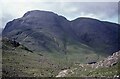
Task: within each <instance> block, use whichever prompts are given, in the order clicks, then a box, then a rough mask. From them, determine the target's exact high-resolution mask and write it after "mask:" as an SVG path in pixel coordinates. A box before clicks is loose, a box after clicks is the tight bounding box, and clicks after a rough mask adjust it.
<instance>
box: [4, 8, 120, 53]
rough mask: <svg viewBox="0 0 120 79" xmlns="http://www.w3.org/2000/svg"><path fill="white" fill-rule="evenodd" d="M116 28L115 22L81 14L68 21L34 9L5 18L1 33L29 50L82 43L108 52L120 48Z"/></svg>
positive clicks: (59, 49)
mask: <svg viewBox="0 0 120 79" xmlns="http://www.w3.org/2000/svg"><path fill="white" fill-rule="evenodd" d="M119 30H120V25H119V24H115V23H110V22H105V21H100V20H97V19H92V18H85V17H81V18H77V19H75V20H73V21H69V20H67V19H66V18H65V17H63V16H60V15H57V14H55V13H53V12H48V11H39V10H34V11H29V12H27V13H25V14H24V16H23V17H21V18H18V19H15V20H13V21H10V22H8V23H7V25H6V26H5V29H4V30H3V37H7V38H10V39H11V40H12V39H15V40H16V41H17V42H19V43H20V44H22V45H24V46H26V47H27V48H29V49H31V50H32V51H49V52H55V51H57V52H65V53H66V52H68V51H69V50H68V47H69V46H71V45H76V46H81V45H84V46H86V47H89V48H90V49H91V50H94V51H98V52H103V53H106V54H111V53H113V52H116V51H118V50H119V49H120V46H119V45H120V40H119V37H118V36H120V35H119V34H120V32H119ZM76 50H77V49H76Z"/></svg>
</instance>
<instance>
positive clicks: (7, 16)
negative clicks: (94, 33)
mask: <svg viewBox="0 0 120 79" xmlns="http://www.w3.org/2000/svg"><path fill="white" fill-rule="evenodd" d="M50 1H51V0H50ZM50 1H48V0H45V1H42V0H37V1H33V0H30V1H29V2H27V1H26V0H22V1H20V0H18V1H15V0H11V1H7V0H3V1H2V4H1V5H0V7H1V8H2V10H1V12H0V15H1V18H0V19H1V21H0V24H1V25H0V28H4V26H5V25H6V23H7V22H9V21H12V20H13V19H17V18H20V17H22V16H23V15H24V14H25V13H26V12H27V11H31V10H43V11H52V12H54V13H56V14H58V15H62V16H64V17H65V18H67V19H68V20H74V19H76V18H78V17H88V18H94V19H99V20H102V21H109V22H114V23H118V2H63V1H62V0H60V2H56V1H57V0H55V1H54V2H53V1H51V2H50ZM67 1H68V0H67ZM115 1H117V0H115Z"/></svg>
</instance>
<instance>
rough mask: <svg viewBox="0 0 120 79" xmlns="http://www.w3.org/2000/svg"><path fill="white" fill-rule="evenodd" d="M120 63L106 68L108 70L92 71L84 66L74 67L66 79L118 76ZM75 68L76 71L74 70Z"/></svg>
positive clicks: (98, 69)
mask: <svg viewBox="0 0 120 79" xmlns="http://www.w3.org/2000/svg"><path fill="white" fill-rule="evenodd" d="M119 64H120V63H118V64H116V65H114V66H112V67H108V68H106V67H105V68H97V69H93V68H91V67H90V66H84V67H83V68H82V67H80V66H78V65H76V66H74V67H72V68H71V70H73V73H68V74H67V75H66V77H71V76H72V77H114V76H115V75H116V76H117V75H120V74H119V72H118V71H119V69H118V65H119ZM75 68H76V69H75Z"/></svg>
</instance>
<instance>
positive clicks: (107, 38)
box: [71, 18, 120, 53]
mask: <svg viewBox="0 0 120 79" xmlns="http://www.w3.org/2000/svg"><path fill="white" fill-rule="evenodd" d="M71 24H72V26H71V27H72V29H73V31H74V33H75V35H76V37H77V39H78V40H79V41H80V42H82V43H84V44H86V45H88V46H90V47H92V48H94V49H95V50H98V51H101V52H107V53H112V52H115V51H117V50H118V49H119V48H120V46H119V44H120V42H119V41H120V40H119V37H118V36H119V35H120V33H119V31H120V25H117V24H115V23H109V22H104V21H99V20H96V19H91V18H77V19H75V20H74V21H72V22H71Z"/></svg>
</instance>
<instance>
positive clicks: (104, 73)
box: [56, 51, 120, 78]
mask: <svg viewBox="0 0 120 79" xmlns="http://www.w3.org/2000/svg"><path fill="white" fill-rule="evenodd" d="M119 58H120V51H118V52H116V53H113V55H112V56H109V57H107V58H105V59H103V60H101V61H99V62H96V63H91V64H76V65H74V67H71V68H70V69H66V70H62V71H61V72H59V74H58V75H57V76H56V77H106V78H107V77H109V78H113V77H114V78H116V77H119V76H120V72H119V71H120V61H119Z"/></svg>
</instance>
